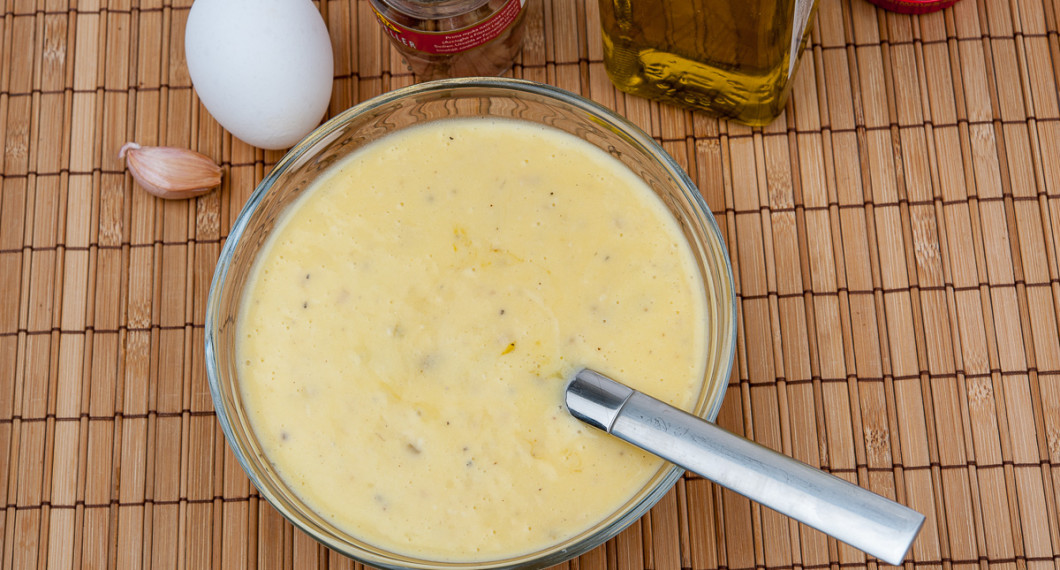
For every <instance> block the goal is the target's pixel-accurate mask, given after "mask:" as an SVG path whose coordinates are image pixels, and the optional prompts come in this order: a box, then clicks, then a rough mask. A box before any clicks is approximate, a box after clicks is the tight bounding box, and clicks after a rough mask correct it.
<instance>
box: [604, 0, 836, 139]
mask: <svg viewBox="0 0 1060 570" xmlns="http://www.w3.org/2000/svg"><path fill="white" fill-rule="evenodd" d="M816 8H817V2H816V0H651V1H644V0H600V20H601V24H602V26H603V36H604V64H605V66H606V68H607V73H608V75H609V76H610V78H611V81H612V82H613V83H614V84H615V86H617V87H618V88H619V89H621V90H623V91H626V92H628V93H632V94H635V95H641V96H644V97H649V98H652V99H658V100H662V101H668V102H671V103H677V104H680V105H685V106H690V107H695V108H700V109H706V110H707V111H710V112H712V113H714V114H716V115H720V116H723V117H728V118H731V119H733V120H736V121H739V122H741V123H745V124H749V125H752V126H762V125H766V124H768V123H769V122H771V121H772V120H773V119H774V118H776V116H777V115H779V114H780V112H781V111H782V110H784V104H785V102H786V101H787V98H788V92H789V91H790V90H791V79H792V77H793V76H794V74H795V70H796V68H797V64H798V60H799V55H800V54H801V53H802V49H803V47H804V46H805V44H806V40H807V38H808V36H809V33H810V23H811V21H812V19H813V14H814V11H815V10H816Z"/></svg>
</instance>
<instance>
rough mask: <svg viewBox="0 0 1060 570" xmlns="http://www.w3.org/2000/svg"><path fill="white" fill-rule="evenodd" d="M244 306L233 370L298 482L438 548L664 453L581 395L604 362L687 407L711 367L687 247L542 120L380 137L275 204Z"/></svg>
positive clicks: (474, 537) (619, 481)
mask: <svg viewBox="0 0 1060 570" xmlns="http://www.w3.org/2000/svg"><path fill="white" fill-rule="evenodd" d="M248 287H249V289H248V291H247V295H246V297H245V299H246V300H245V302H244V305H243V307H242V309H241V316H240V319H239V330H240V334H239V339H240V340H239V346H238V349H237V350H238V354H239V361H240V370H239V377H240V386H241V390H242V396H243V399H244V402H245V404H246V409H247V411H248V414H249V416H250V418H251V422H252V425H253V428H254V430H255V432H256V435H257V437H258V438H259V440H260V441H261V444H262V447H263V449H264V451H265V453H266V455H267V457H268V459H269V461H270V462H271V463H272V464H274V465H275V467H276V469H277V470H278V472H279V473H280V474H281V476H282V477H283V478H284V480H285V481H286V482H287V483H288V485H289V486H290V488H291V489H292V490H294V491H295V492H296V493H297V494H298V495H299V496H300V497H301V498H302V500H303V501H305V503H306V504H307V505H308V506H309V507H310V508H312V509H313V510H314V511H316V512H317V513H319V514H321V515H322V516H324V517H326V518H328V519H329V520H330V521H331V522H332V523H333V524H334V525H336V526H337V527H339V528H341V529H343V530H345V531H347V532H349V533H350V534H352V535H354V536H356V537H358V538H360V539H361V540H363V541H365V542H368V543H370V544H373V545H376V546H378V547H381V548H385V549H392V550H394V551H398V552H401V553H404V554H406V555H409V556H414V557H422V558H428V559H434V560H449V561H482V560H492V559H500V558H506V557H509V556H513V555H519V554H523V553H526V552H529V551H533V550H537V549H540V548H542V547H546V546H549V545H552V544H555V543H558V542H560V541H562V540H564V539H566V538H569V537H571V536H573V535H575V534H577V533H579V532H582V531H584V530H585V529H587V528H589V527H591V526H592V525H593V524H595V523H597V522H598V521H600V520H601V519H603V518H604V517H606V516H607V515H608V514H610V513H612V512H614V511H615V510H616V509H617V508H618V507H619V506H620V505H622V504H623V503H625V502H626V501H627V500H628V499H629V498H630V497H631V496H632V495H633V494H634V493H636V492H637V491H638V490H639V489H640V488H641V487H642V486H643V485H644V484H645V482H646V481H647V480H648V479H649V478H650V477H651V476H652V475H654V474H655V473H656V472H657V470H658V469H659V468H660V467H661V466H662V462H661V461H659V460H657V459H655V458H653V457H651V456H648V455H646V454H644V453H643V452H640V451H639V450H636V449H634V448H632V447H630V446H628V445H627V444H625V443H622V442H619V441H617V440H615V439H612V438H611V437H610V436H607V435H604V434H602V433H599V432H596V431H594V430H593V429H592V428H588V427H586V426H583V425H582V424H580V423H579V422H578V421H577V420H574V419H573V418H571V417H570V416H569V414H568V413H567V412H566V410H565V409H564V406H563V389H564V387H565V385H566V381H567V380H568V379H569V378H570V377H572V376H573V374H574V373H575V372H576V371H577V370H578V369H580V368H582V367H591V368H594V369H597V370H599V371H601V372H603V373H605V374H609V375H612V376H613V377H615V378H616V379H619V380H621V381H624V382H626V383H628V384H630V385H633V386H634V387H637V388H639V389H641V390H643V391H645V392H647V393H649V394H652V395H654V396H656V397H658V398H660V399H663V400H666V401H669V402H671V403H673V404H675V405H679V406H682V407H685V408H688V407H690V406H691V405H692V402H694V401H695V398H696V396H697V395H698V393H699V390H700V384H701V383H702V381H703V375H704V367H705V360H706V355H705V346H706V340H705V334H706V333H705V331H706V316H705V310H706V309H705V299H704V293H703V284H702V281H701V278H700V276H699V272H698V271H697V269H696V265H695V261H694V258H693V256H692V253H691V251H690V249H689V247H688V245H687V243H686V242H685V240H684V238H683V237H682V235H681V232H680V229H679V228H678V226H677V224H676V222H675V221H674V220H673V218H672V216H671V215H670V214H669V212H668V211H667V210H666V209H665V207H664V206H663V205H662V204H661V202H660V201H659V199H658V198H657V197H656V196H655V194H654V193H652V192H651V190H650V189H649V188H648V187H647V186H646V185H645V184H644V183H643V182H642V181H641V180H640V179H639V178H637V177H636V176H634V175H633V174H632V173H631V172H629V171H628V170H626V169H625V167H623V166H622V165H621V164H620V163H619V162H618V161H616V160H615V159H614V158H612V157H611V156H609V155H608V154H607V153H605V152H603V151H601V150H600V149H598V148H596V147H595V146H592V145H590V144H589V143H586V142H584V141H582V140H580V139H577V138H575V137H573V136H571V135H568V134H565V133H562V132H560V131H557V130H553V129H548V128H545V127H540V126H537V125H532V124H529V123H522V122H515V121H506V120H487V119H462V120H451V121H443V122H436V123H431V124H428V125H424V126H421V127H416V128H413V129H408V130H406V131H402V132H400V133H397V134H394V135H390V136H388V137H386V138H385V139H382V140H380V141H377V142H375V143H372V144H371V145H369V146H367V147H366V148H364V149H362V150H360V151H358V152H357V153H355V154H354V155H352V156H350V157H349V158H348V159H346V160H345V161H344V162H342V163H340V164H339V165H337V166H336V167H334V168H333V169H332V170H331V171H330V172H329V173H328V175H327V176H325V177H324V178H323V179H322V180H320V181H319V182H317V183H316V184H315V187H313V188H311V189H310V190H309V191H308V192H307V194H306V195H305V196H304V197H302V198H301V199H300V200H299V201H298V202H297V203H296V204H295V205H294V206H293V207H292V208H291V209H290V211H289V212H288V213H287V214H286V215H285V218H284V219H283V220H282V221H281V223H280V225H279V227H278V228H277V231H276V232H275V233H274V236H273V237H272V238H271V240H270V242H269V243H268V244H266V247H265V248H264V251H263V252H262V254H261V258H260V259H259V260H258V262H257V264H256V266H255V269H254V274H253V275H252V278H251V281H250V285H249V286H248Z"/></svg>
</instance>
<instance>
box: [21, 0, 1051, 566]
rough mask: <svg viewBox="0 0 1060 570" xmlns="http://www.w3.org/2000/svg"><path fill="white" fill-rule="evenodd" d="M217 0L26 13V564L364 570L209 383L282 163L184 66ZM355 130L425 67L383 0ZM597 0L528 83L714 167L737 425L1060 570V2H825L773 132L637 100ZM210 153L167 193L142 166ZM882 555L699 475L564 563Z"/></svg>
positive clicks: (535, 38)
mask: <svg viewBox="0 0 1060 570" xmlns="http://www.w3.org/2000/svg"><path fill="white" fill-rule="evenodd" d="M189 4H190V1H189V0H173V1H171V0H143V1H141V2H136V1H135V0H113V1H111V0H4V1H3V2H2V3H0V14H2V17H0V145H2V149H3V154H2V155H0V173H2V174H0V190H2V194H0V196H2V198H0V569H8V568H41V569H43V568H71V567H73V568H102V567H123V568H125V567H129V568H132V567H149V568H169V567H180V568H205V567H220V568H238V567H247V566H250V567H270V568H272V567H275V568H289V567H297V568H325V567H326V568H347V567H353V566H356V564H354V563H352V562H351V561H349V560H347V559H345V558H343V557H342V556H340V555H338V554H335V553H333V552H330V551H328V550H327V549H325V548H323V547H322V546H319V545H318V544H317V543H315V542H314V541H313V540H312V539H310V538H308V537H307V536H306V535H304V534H303V533H301V532H300V531H297V530H294V529H293V528H292V527H291V526H290V525H289V524H287V523H285V522H284V521H283V520H282V518H281V517H279V516H278V515H277V514H276V513H275V511H273V510H272V508H271V507H269V506H268V505H267V503H265V502H264V501H262V500H259V498H258V495H257V493H256V492H255V490H254V489H253V487H252V486H251V485H250V484H249V483H248V482H247V479H246V478H245V476H244V475H243V473H242V471H241V469H240V467H239V465H238V463H237V462H236V461H235V459H234V457H233V456H232V454H231V453H230V452H229V450H228V448H227V445H226V443H225V441H224V437H223V435H222V434H221V430H220V429H219V427H218V424H217V421H216V418H215V417H214V415H213V411H212V404H211V401H210V397H209V391H208V389H207V383H206V378H205V376H206V375H205V368H204V364H203V315H204V305H205V301H206V295H207V290H208V286H209V280H210V278H211V276H212V272H213V268H214V264H215V262H216V259H217V255H218V253H219V249H220V246H221V244H222V243H223V241H224V239H225V237H226V236H227V235H228V231H229V228H230V227H231V224H232V222H233V220H234V218H235V216H236V214H237V213H238V211H239V209H240V207H241V206H242V204H243V202H244V201H245V200H246V198H247V196H248V195H249V194H250V192H251V191H252V190H253V188H254V187H255V185H256V183H257V182H258V181H259V180H260V179H261V178H262V177H263V176H264V175H265V174H266V173H267V172H268V171H269V169H270V167H271V166H272V165H273V164H275V162H276V161H277V160H279V158H280V157H281V153H278V152H263V151H261V150H258V149H255V148H252V147H249V146H247V145H245V144H243V143H242V142H240V141H238V140H236V139H233V138H232V137H231V136H230V135H229V134H227V133H226V132H225V131H224V130H223V129H221V128H220V127H219V126H218V125H217V123H216V122H214V120H213V119H212V118H211V117H210V115H209V114H208V113H207V112H206V110H205V109H204V108H203V107H202V106H201V105H200V104H199V102H198V100H197V99H196V95H195V92H194V90H193V89H192V87H191V82H190V80H189V77H188V72H187V68H186V66H185V63H184V51H183V32H184V23H185V21H186V19H187V15H188V7H189ZM319 8H320V11H321V12H322V13H323V15H324V18H325V21H326V22H327V24H328V27H329V31H330V34H331V38H332V43H333V46H334V48H335V54H336V59H335V87H334V92H333V95H332V100H331V108H330V112H331V113H332V114H334V113H337V112H339V111H342V110H344V109H346V108H347V107H349V106H351V105H353V104H355V103H358V102H360V101H364V100H366V99H368V98H370V97H372V96H374V95H377V94H380V93H383V92H386V91H388V90H390V89H393V88H396V87H399V86H403V85H407V84H409V83H411V82H413V77H412V76H410V75H409V73H408V72H407V71H406V70H405V69H404V67H403V66H402V64H401V62H400V59H399V58H398V57H396V55H395V54H394V53H393V52H391V50H390V48H389V46H388V44H387V43H386V40H385V38H384V37H383V36H382V35H381V33H380V30H379V26H378V25H377V23H376V22H375V21H374V20H373V17H372V14H371V10H370V7H369V4H368V2H367V0H322V1H321V2H320V3H319ZM597 10H598V8H597V5H596V3H595V2H594V1H593V0H536V2H532V3H531V7H530V14H529V22H528V25H529V32H528V33H529V37H528V39H527V42H526V44H525V48H524V53H523V54H522V56H521V59H520V61H519V62H518V63H517V65H516V66H515V68H514V69H513V70H512V72H511V74H512V75H514V76H516V77H522V78H527V79H532V80H536V81H541V82H546V83H550V84H553V85H556V86H559V87H561V88H564V89H568V90H570V91H573V92H576V93H580V94H582V95H584V96H586V97H589V98H591V99H594V100H596V101H598V102H601V103H602V104H604V105H607V106H609V107H611V108H613V109H615V110H617V111H618V112H620V113H621V114H623V115H625V116H626V117H628V118H630V119H631V120H633V121H634V122H635V123H637V124H638V125H640V126H641V127H642V128H643V129H644V130H645V131H647V132H648V133H650V134H651V135H653V136H654V137H656V138H657V139H658V140H659V141H660V142H661V143H662V144H663V146H664V147H665V148H666V150H667V151H669V152H670V153H671V154H672V155H673V156H674V157H675V158H676V159H677V160H678V162H679V163H681V164H682V165H683V166H684V167H685V168H687V170H688V172H689V173H690V174H691V176H692V178H693V179H694V180H695V181H696V182H697V184H698V185H699V187H700V189H701V191H702V193H703V195H704V196H705V197H706V198H707V201H708V203H709V204H710V206H711V208H712V209H713V211H714V213H715V215H716V217H717V218H718V221H719V224H720V225H721V227H722V231H723V233H724V235H725V238H726V242H727V246H728V249H729V252H730V254H731V257H732V260H733V265H734V270H735V276H736V287H737V292H738V294H739V298H738V308H739V315H738V317H739V331H738V335H739V336H738V343H739V344H738V348H737V354H736V365H735V368H734V371H733V374H732V377H731V380H730V387H729V389H728V392H727V395H726V399H725V404H724V407H723V410H722V412H721V415H720V417H719V423H720V424H721V425H722V426H723V427H726V428H727V429H730V430H733V431H736V432H738V433H743V434H746V435H747V436H749V437H752V438H753V439H755V440H757V441H759V442H761V443H763V444H765V445H767V446H770V447H773V448H775V449H779V450H782V451H784V452H785V453H788V454H791V455H794V456H796V457H798V458H800V459H802V460H804V461H806V462H808V463H810V464H812V465H815V466H820V467H822V468H824V469H826V470H828V471H831V472H832V473H835V474H838V475H840V476H842V477H845V478H847V479H849V480H851V481H855V482H857V483H858V484H860V485H862V486H864V487H867V488H870V489H873V490H875V491H877V492H879V493H882V494H884V495H888V496H891V497H894V498H896V499H897V500H899V501H901V502H903V503H905V504H908V505H911V506H912V507H914V508H916V509H918V510H920V511H921V512H923V513H925V514H926V515H927V522H926V524H925V526H924V529H923V531H922V533H921V535H920V537H919V538H918V540H917V541H916V542H915V544H914V546H913V549H912V550H911V552H910V554H909V555H908V557H907V559H906V563H905V565H906V566H907V567H908V566H916V567H922V568H938V569H940V570H950V569H957V568H960V569H962V570H972V569H973V568H974V569H979V570H981V569H982V568H985V567H996V568H1010V569H1012V570H1023V569H1033V570H1047V569H1053V570H1056V569H1060V516H1058V512H1057V506H1058V502H1060V340H1058V339H1060V319H1058V315H1060V265H1058V250H1060V104H1058V103H1060V97H1058V92H1057V85H1058V83H1060V38H1058V27H1057V26H1058V20H1060V2H1058V0H961V1H960V2H958V3H957V4H956V6H954V7H953V8H951V9H947V10H945V11H943V12H939V13H935V14H930V15H924V16H916V17H911V16H904V15H898V14H891V13H887V12H883V11H880V10H878V9H876V8H875V7H873V6H872V5H871V4H869V3H867V2H866V1H865V0H821V2H820V9H819V13H818V15H817V18H816V23H815V28H814V31H813V39H812V43H811V45H810V46H809V47H808V49H807V51H806V53H805V55H804V57H803V61H802V65H801V68H800V70H799V72H798V77H797V80H796V84H795V88H794V91H793V95H792V98H791V101H790V103H789V106H788V108H787V111H786V112H785V114H784V115H782V116H781V118H779V119H778V120H777V121H775V122H774V123H773V124H771V125H770V126H768V127H766V128H764V129H756V130H752V129H749V128H746V127H742V126H738V125H735V124H730V123H727V122H726V121H719V120H717V119H714V118H711V117H709V116H707V115H705V114H702V113H693V112H690V111H686V110H682V109H677V108H675V107H670V106H667V105H660V104H657V103H652V102H648V101H646V100H643V99H639V98H636V97H632V96H626V95H624V94H622V93H620V92H617V91H616V90H615V89H614V88H613V87H612V86H611V84H610V83H609V82H608V79H607V77H606V75H605V72H604V69H603V63H602V57H601V42H600V31H599V24H598V11H597ZM129 140H135V141H138V142H141V143H144V144H165V145H171V146H181V147H190V148H195V149H198V150H199V151H201V152H203V153H205V154H207V155H209V156H211V157H212V158H214V159H216V160H217V161H218V162H219V163H221V164H222V166H223V168H224V183H223V185H222V187H221V188H220V190H218V191H215V192H212V193H210V194H207V195H205V196H203V197H200V198H198V199H194V200H190V201H169V202H163V201H159V200H156V199H154V198H152V197H151V196H149V195H147V194H146V193H144V192H143V191H142V190H141V189H140V188H138V187H137V186H135V185H134V184H133V182H132V179H131V178H130V176H129V175H128V174H127V173H126V171H125V168H124V164H123V162H122V161H120V160H119V159H118V157H117V154H118V149H119V148H120V147H121V145H122V144H123V143H124V142H126V141H129ZM878 564H879V563H878V562H877V561H876V560H875V559H871V558H866V557H865V556H863V555H862V554H860V553H859V552H857V551H855V550H852V549H850V548H848V547H845V546H842V545H839V544H837V543H836V542H835V541H833V540H830V539H827V538H826V537H824V536H823V535H821V534H819V533H817V532H816V531H812V530H809V529H807V528H805V527H802V526H799V525H798V524H796V523H793V522H791V521H789V520H787V519H784V518H783V517H780V516H778V515H776V514H775V513H773V512H771V511H768V510H766V509H763V508H761V507H759V506H757V505H754V504H752V503H750V502H748V501H747V500H745V499H742V498H740V497H738V496H736V495H734V494H732V493H730V492H728V491H722V490H720V489H719V488H718V487H716V486H715V485H713V484H712V483H710V482H708V481H705V480H703V479H701V478H698V477H695V476H691V475H686V476H685V477H684V478H683V479H682V480H681V481H680V482H679V483H678V484H677V486H676V487H675V489H674V490H673V491H672V492H671V493H669V494H668V495H667V496H666V497H665V498H664V499H663V500H662V501H661V502H660V503H659V505H658V506H657V507H656V508H655V509H654V510H653V511H652V512H651V513H650V514H649V515H647V516H645V517H644V518H643V519H641V520H640V521H638V522H637V523H635V524H634V525H633V526H631V527H630V528H629V529H628V530H626V531H625V532H624V533H622V534H621V535H620V536H619V537H617V538H616V539H614V540H612V541H610V542H608V543H607V544H606V545H605V546H602V547H600V548H598V549H597V550H595V551H593V552H591V553H589V554H587V555H585V556H582V557H580V558H578V559H576V560H574V561H571V562H569V563H568V564H567V566H569V567H570V568H573V569H581V568H653V569H668V568H702V569H726V570H752V569H754V570H797V569H799V568H806V569H824V568H829V569H838V568H871V567H875V566H877V565H878Z"/></svg>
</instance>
